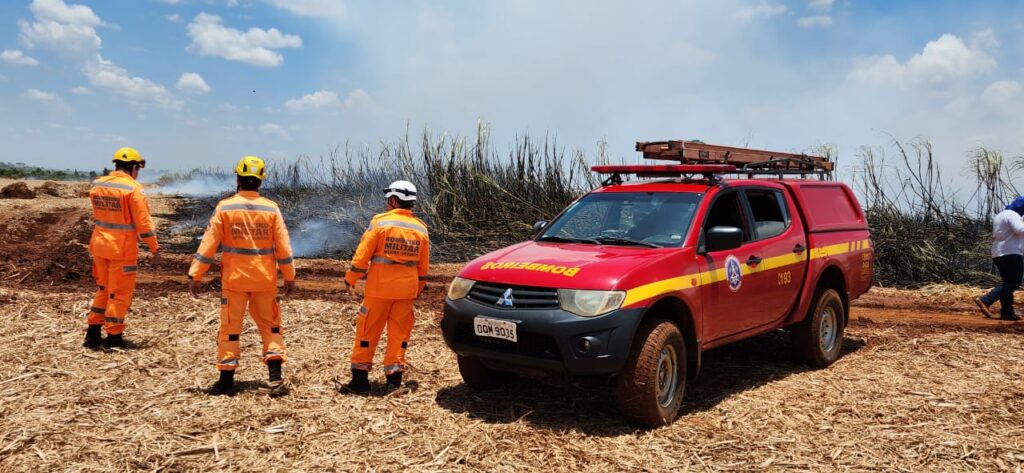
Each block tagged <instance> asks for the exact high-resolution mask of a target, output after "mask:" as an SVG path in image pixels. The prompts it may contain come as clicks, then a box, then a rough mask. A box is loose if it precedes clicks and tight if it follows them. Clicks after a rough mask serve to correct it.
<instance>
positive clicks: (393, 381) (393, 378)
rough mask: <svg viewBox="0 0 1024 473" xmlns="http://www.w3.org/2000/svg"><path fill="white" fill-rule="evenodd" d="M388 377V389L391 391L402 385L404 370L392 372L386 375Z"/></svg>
mask: <svg viewBox="0 0 1024 473" xmlns="http://www.w3.org/2000/svg"><path fill="white" fill-rule="evenodd" d="M385 377H386V378H387V379H388V384H387V391H388V392H391V391H394V390H396V389H398V388H400V387H402V372H401V371H399V372H397V373H391V374H389V375H387V376H385Z"/></svg>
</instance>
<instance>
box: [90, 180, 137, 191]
mask: <svg viewBox="0 0 1024 473" xmlns="http://www.w3.org/2000/svg"><path fill="white" fill-rule="evenodd" d="M92 185H93V186H96V187H107V188H110V189H121V190H125V191H133V190H135V188H134V187H132V186H130V185H128V184H118V183H116V182H103V181H92Z"/></svg>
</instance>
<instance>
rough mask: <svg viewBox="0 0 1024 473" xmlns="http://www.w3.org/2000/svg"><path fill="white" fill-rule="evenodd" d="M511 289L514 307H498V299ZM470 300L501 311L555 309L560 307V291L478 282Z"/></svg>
mask: <svg viewBox="0 0 1024 473" xmlns="http://www.w3.org/2000/svg"><path fill="white" fill-rule="evenodd" d="M509 289H512V303H513V306H512V307H508V306H503V305H498V299H500V298H501V297H502V296H503V295H504V294H505V292H506V291H508V290H509ZM469 299H470V300H472V301H476V302H479V303H481V304H485V305H489V306H493V307H497V308H500V309H554V308H557V307H558V291H557V290H555V289H550V288H545V287H525V286H509V285H507V284H495V283H489V282H477V283H476V284H474V285H473V289H471V290H470V291H469Z"/></svg>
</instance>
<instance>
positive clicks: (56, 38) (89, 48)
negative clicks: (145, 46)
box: [18, 0, 184, 110]
mask: <svg viewBox="0 0 1024 473" xmlns="http://www.w3.org/2000/svg"><path fill="white" fill-rule="evenodd" d="M29 9H30V10H31V11H32V13H33V15H34V18H33V21H32V22H29V21H26V20H21V21H19V22H18V28H19V30H20V34H19V39H20V40H21V42H22V43H23V44H25V45H26V46H27V47H29V48H42V49H47V50H51V51H54V52H56V53H58V54H60V55H62V56H63V57H65V58H66V59H68V60H71V61H73V62H75V63H76V65H78V66H79V67H80V70H81V72H82V74H83V75H85V77H86V78H87V79H88V80H89V83H90V84H91V85H92V86H93V87H95V88H97V89H101V90H104V91H106V92H109V93H111V94H113V95H115V96H119V97H122V98H124V99H127V100H128V101H130V102H134V103H138V104H146V103H151V104H155V105H157V106H159V107H162V108H166V109H170V110H181V108H182V106H183V105H184V103H183V102H182V101H181V100H180V99H178V98H176V97H175V96H174V94H172V93H170V92H169V91H168V90H167V89H166V88H165V87H164V86H162V85H159V84H157V83H155V82H152V81H150V80H147V79H144V78H142V77H137V76H132V75H131V74H130V73H129V72H128V71H127V70H125V69H124V68H123V67H120V66H118V65H116V64H114V63H112V62H111V61H109V60H107V59H104V58H103V56H102V55H101V54H100V49H101V45H102V44H103V41H102V39H100V36H99V34H97V33H96V27H97V26H104V25H106V24H105V23H104V22H103V21H102V20H101V19H100V18H99V17H98V16H96V14H95V13H93V11H92V9H90V8H89V7H87V6H84V5H77V4H76V5H68V4H66V3H64V1H63V0H34V1H33V2H32V5H31V6H30V7H29Z"/></svg>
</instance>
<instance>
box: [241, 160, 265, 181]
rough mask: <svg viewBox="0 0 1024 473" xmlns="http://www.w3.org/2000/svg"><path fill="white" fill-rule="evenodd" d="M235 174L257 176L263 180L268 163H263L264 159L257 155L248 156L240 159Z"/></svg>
mask: <svg viewBox="0 0 1024 473" xmlns="http://www.w3.org/2000/svg"><path fill="white" fill-rule="evenodd" d="M235 174H238V175H239V176H250V177H255V178H256V179H259V180H261V181H262V180H263V178H264V177H265V176H266V175H267V165H266V164H263V160H262V159H260V158H257V157H256V156H246V157H244V158H242V159H241V160H239V161H238V165H237V166H235Z"/></svg>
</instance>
